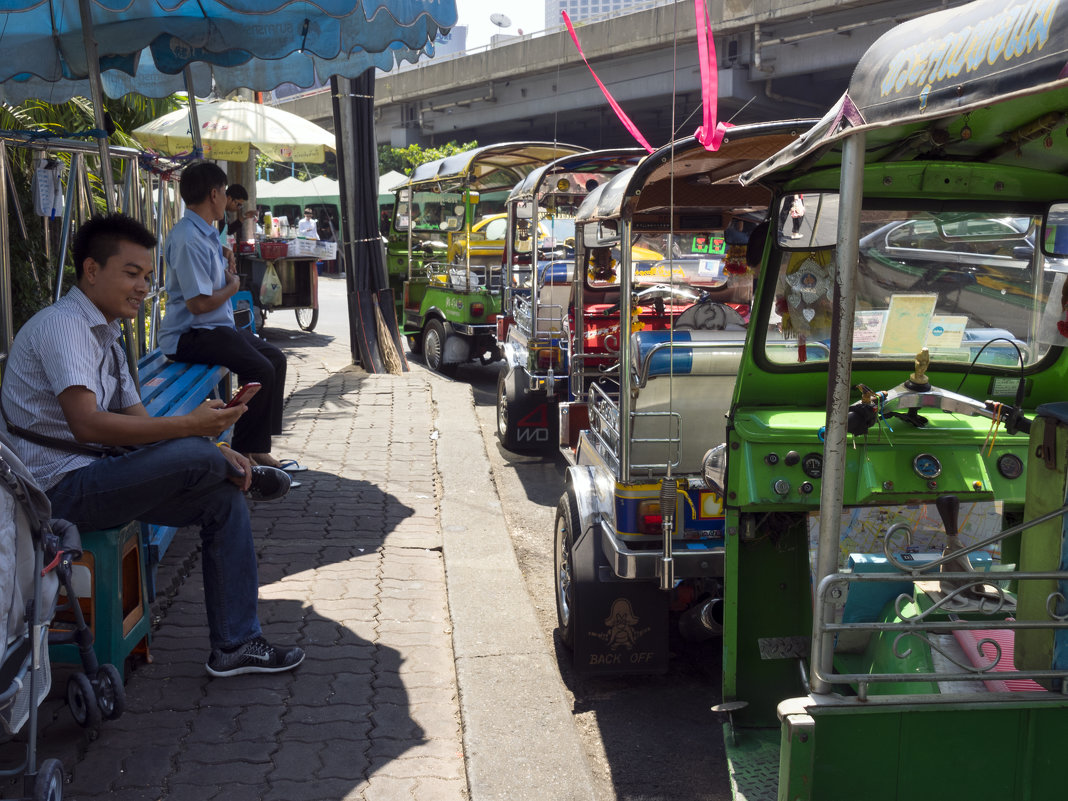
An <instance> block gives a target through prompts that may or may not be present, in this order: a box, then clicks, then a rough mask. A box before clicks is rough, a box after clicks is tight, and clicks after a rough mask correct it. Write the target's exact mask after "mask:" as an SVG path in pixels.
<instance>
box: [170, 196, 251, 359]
mask: <svg viewBox="0 0 1068 801" xmlns="http://www.w3.org/2000/svg"><path fill="white" fill-rule="evenodd" d="M164 255H165V257H166V259H167V284H166V286H167V313H166V314H165V315H164V316H163V323H162V324H161V325H160V334H159V347H160V350H162V351H163V352H164V353H165V354H167V355H168V356H173V355H174V353H175V352H176V351H177V350H178V340H179V338H181V336H182V334H184V333H186V332H187V331H189V330H190V329H192V328H219V327H228V328H233V327H234V311H233V308H232V307H231V306H230V304H229V303H223V304H222V305H221V306H219V308H217V309H214V310H213V311H210V312H207V313H206V314H193V313H192V312H191V311H189V307H188V306H186V305H185V302H186V300H188V299H190V298H195V297H198V296H200V295H210V294H211V293H212V292H214V291H215V290H216V289H222V288H223V287H224V286H226V259H225V257H224V256H223V252H222V247H221V246H220V245H219V230H218V229H217V228H216V227H215V226H214V225H211V224H210V223H209V222H207V221H206V220H205V219H204V218H203V217H201V216H200V215H199V214H196V213H194V212H192V211H189V210H188V209H187V210H186V212H185V216H184V217H182V219H181V220H179V221H178V224H177V225H175V226H174V228H173V229H172V230H171V233H170V235H169V236H168V237H167V243H166V247H165V248H164Z"/></svg>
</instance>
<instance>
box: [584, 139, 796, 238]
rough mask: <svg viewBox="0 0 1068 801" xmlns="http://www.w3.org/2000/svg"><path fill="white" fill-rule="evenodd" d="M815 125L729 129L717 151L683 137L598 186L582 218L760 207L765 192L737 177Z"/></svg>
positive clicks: (587, 219) (763, 201)
mask: <svg viewBox="0 0 1068 801" xmlns="http://www.w3.org/2000/svg"><path fill="white" fill-rule="evenodd" d="M811 125H812V120H788V121H782V122H763V123H756V124H753V125H739V126H736V127H733V128H730V129H728V131H727V134H726V136H724V138H723V143H722V144H721V145H720V147H719V149H718V150H716V151H710V150H706V149H705V147H704V146H703V145H702V144H701V143H700V142H698V141H697V139H695V138H694V137H692V136H688V137H686V138H684V139H679V140H677V141H675V142H672V143H671V144H668V145H665V146H664V147H662V148H660V149H659V150H656V151H654V152H652V153H650V154H649V155H648V156H646V157H645V158H644V159H642V161H641V162H640V163H639V164H638V165H637V166H635V167H633V168H631V169H628V170H624V171H623V172H621V173H619V175H617V176H616V177H615V178H613V179H612V180H611V181H609V182H608V183H607V184H605V185H604V186H603V187H598V189H597V190H595V191H594V192H593V193H591V194H590V195H589V196H587V198H586V200H585V201H584V202H583V204H582V206H581V207H580V208H579V211H578V218H579V220H580V221H581V222H591V221H595V220H608V219H619V218H621V217H631V216H633V215H634V214H636V213H664V212H667V211H668V210H669V209H672V210H674V211H675V212H685V211H687V210H690V209H706V208H708V207H710V206H722V207H730V208H735V209H739V208H745V207H746V206H749V205H753V206H760V205H762V204H764V203H766V202H767V200H768V194H767V192H766V190H763V189H759V188H755V187H742V186H740V185H739V184H738V183H737V181H736V180H735V179H736V178H737V176H738V174H739V173H740V172H742V171H743V170H747V169H749V168H751V167H752V166H754V165H756V164H758V163H760V161H762V160H763V159H765V158H767V157H768V155H769V154H771V153H775V152H776V151H778V150H780V149H782V148H783V147H785V146H786V145H788V144H789V143H791V142H793V141H795V140H796V139H797V137H798V136H799V135H800V134H801V132H802V131H804V130H806V129H807V128H809V127H810V126H811ZM713 186H715V187H716V188H715V189H714V190H713V189H712V187H713Z"/></svg>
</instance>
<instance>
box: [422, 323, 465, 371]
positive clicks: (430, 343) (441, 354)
mask: <svg viewBox="0 0 1068 801" xmlns="http://www.w3.org/2000/svg"><path fill="white" fill-rule="evenodd" d="M447 339H448V334H446V333H445V326H444V325H442V324H441V321H440V320H431V321H430V322H429V323H427V324H426V328H425V329H424V330H423V359H425V360H426V366H427V367H429V368H430V369H431V370H433V371H434V372H436V373H441V374H442V375H452V374H453V373H455V372H456V368H457V365H455V364H446V363H445V342H446V340H447Z"/></svg>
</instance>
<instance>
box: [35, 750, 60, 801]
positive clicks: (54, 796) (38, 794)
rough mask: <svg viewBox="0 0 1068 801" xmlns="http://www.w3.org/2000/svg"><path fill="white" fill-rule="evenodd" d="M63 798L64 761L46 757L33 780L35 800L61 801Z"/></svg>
mask: <svg viewBox="0 0 1068 801" xmlns="http://www.w3.org/2000/svg"><path fill="white" fill-rule="evenodd" d="M62 798H63V763H62V762H60V761H59V760H58V759H46V760H45V761H44V762H42V763H41V769H40V770H38V771H37V777H36V778H35V779H34V780H33V801H60V799H62Z"/></svg>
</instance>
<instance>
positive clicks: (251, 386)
mask: <svg viewBox="0 0 1068 801" xmlns="http://www.w3.org/2000/svg"><path fill="white" fill-rule="evenodd" d="M260 386H261V384H260V382H259V381H249V382H248V383H247V384H245V385H244V386H243V387H241V388H240V389H239V390H238V391H237V392H236V393H235V394H234V397H232V398H231V399H230V402H229V403H228V404H226V408H227V409H232V408H233V407H234V406H241V405H243V404H245V403H248V402H249V400H251V398H252V396H253V395H255V394H256V393H257V392H259V391H260Z"/></svg>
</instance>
